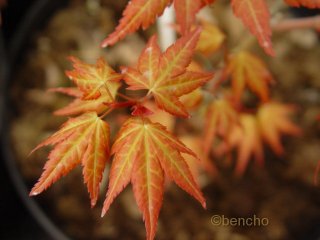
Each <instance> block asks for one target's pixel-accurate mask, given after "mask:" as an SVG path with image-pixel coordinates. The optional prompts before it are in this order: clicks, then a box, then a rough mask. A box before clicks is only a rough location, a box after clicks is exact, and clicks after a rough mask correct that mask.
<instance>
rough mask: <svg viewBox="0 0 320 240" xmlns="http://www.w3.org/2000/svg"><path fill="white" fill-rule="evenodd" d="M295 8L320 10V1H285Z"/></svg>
mask: <svg viewBox="0 0 320 240" xmlns="http://www.w3.org/2000/svg"><path fill="white" fill-rule="evenodd" d="M285 2H286V3H287V4H289V5H291V6H293V7H307V8H320V0H285Z"/></svg>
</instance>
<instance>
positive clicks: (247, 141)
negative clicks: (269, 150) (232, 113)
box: [228, 114, 264, 175]
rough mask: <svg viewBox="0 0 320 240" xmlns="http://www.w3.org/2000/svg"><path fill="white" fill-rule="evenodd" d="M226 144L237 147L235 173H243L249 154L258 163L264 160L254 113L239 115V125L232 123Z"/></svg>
mask: <svg viewBox="0 0 320 240" xmlns="http://www.w3.org/2000/svg"><path fill="white" fill-rule="evenodd" d="M228 144H229V146H228V147H231V148H234V147H236V148H237V154H238V159H237V164H236V169H235V172H236V174H237V175H242V174H243V173H244V171H245V170H246V167H247V165H248V163H249V160H250V157H251V156H254V158H255V160H256V161H257V163H258V164H259V165H262V163H263V162H264V156H263V145H262V139H261V134H260V130H259V125H258V122H257V119H256V117H255V116H254V115H250V114H242V115H241V117H240V125H234V128H233V130H231V131H230V136H229V139H228Z"/></svg>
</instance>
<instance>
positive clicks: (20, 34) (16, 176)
mask: <svg viewBox="0 0 320 240" xmlns="http://www.w3.org/2000/svg"><path fill="white" fill-rule="evenodd" d="M63 2H66V1H63V0H59V1H51V0H38V1H36V2H35V4H33V6H31V7H30V10H29V11H28V13H27V15H26V16H25V17H24V19H23V20H22V22H21V24H20V26H19V27H18V29H17V31H16V32H15V34H14V36H13V39H12V41H11V43H10V44H9V48H8V51H7V53H6V51H5V50H4V47H3V42H2V39H1V36H0V56H3V59H1V66H0V68H1V69H0V70H1V71H0V74H1V76H0V81H2V82H1V85H2V86H3V87H1V90H0V115H1V116H3V117H2V119H0V131H1V152H2V154H3V160H4V165H5V166H6V168H7V170H8V174H9V176H10V178H11V181H12V183H13V185H14V186H15V190H16V192H17V194H18V196H19V197H20V198H21V200H22V202H23V203H24V205H25V206H26V208H27V210H28V211H29V212H30V214H31V215H32V216H33V217H34V219H35V220H36V221H37V222H38V224H39V225H40V226H41V227H42V228H43V229H44V231H45V232H47V233H48V235H49V236H50V237H51V238H53V239H57V240H69V239H70V238H69V237H68V236H66V235H65V233H63V232H62V231H61V229H59V227H57V226H56V225H55V224H54V223H53V222H52V221H51V219H50V218H49V217H48V216H47V214H46V213H45V212H44V211H43V210H42V208H41V207H40V206H39V204H38V203H37V202H36V201H35V200H34V199H33V198H31V197H29V189H28V187H27V185H26V183H25V182H24V180H23V178H22V176H21V173H20V171H19V170H18V167H17V164H16V161H15V157H14V154H13V151H12V148H11V144H10V134H9V129H10V117H9V114H8V113H9V109H10V107H9V106H10V102H9V82H10V79H11V78H12V70H13V66H14V64H15V63H16V62H17V60H18V58H19V55H20V54H21V51H22V50H23V48H24V46H25V44H26V39H28V37H29V35H30V32H32V30H34V29H36V28H37V27H39V24H42V23H43V22H41V21H40V19H44V18H48V11H50V10H52V8H53V7H52V5H53V4H54V6H59V5H60V6H61V4H62V3H63ZM49 6H51V7H49ZM50 8H51V9H50ZM6 54H7V56H6Z"/></svg>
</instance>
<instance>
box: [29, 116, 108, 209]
mask: <svg viewBox="0 0 320 240" xmlns="http://www.w3.org/2000/svg"><path fill="white" fill-rule="evenodd" d="M109 135H110V130H109V126H108V124H107V123H106V122H104V121H103V120H101V119H100V118H99V117H98V116H97V114H96V113H92V112H91V113H86V114H83V115H81V116H79V117H77V118H71V119H69V120H68V121H67V122H66V123H65V124H63V125H62V127H61V129H60V130H59V131H58V132H56V133H54V134H53V135H52V136H51V137H49V138H48V139H46V140H45V141H43V142H42V143H41V144H39V145H38V146H37V147H36V148H35V149H34V150H33V151H36V150H37V149H39V148H41V147H43V146H47V145H55V147H54V149H53V150H52V151H51V152H50V154H49V157H48V161H47V162H46V164H45V166H44V171H43V173H42V175H41V177H40V179H39V180H38V182H37V183H36V184H35V186H34V187H33V188H32V190H31V192H30V195H31V196H34V195H38V194H40V193H41V192H42V191H44V190H46V189H47V188H48V187H50V186H51V185H52V184H53V183H54V182H56V181H57V180H58V179H59V178H61V177H62V176H64V175H66V174H68V173H69V172H70V171H71V170H72V169H73V168H74V167H75V166H76V165H78V164H81V163H82V165H83V175H84V180H85V183H86V184H87V188H88V191H89V194H90V198H91V206H94V205H95V204H96V202H97V199H98V195H99V185H100V182H101V180H102V175H103V171H104V168H105V163H106V161H107V160H108V158H109ZM33 151H32V152H33Z"/></svg>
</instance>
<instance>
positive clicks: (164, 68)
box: [122, 29, 212, 117]
mask: <svg viewBox="0 0 320 240" xmlns="http://www.w3.org/2000/svg"><path fill="white" fill-rule="evenodd" d="M199 35H200V30H199V29H197V30H195V31H193V32H191V33H189V34H187V35H186V36H184V37H182V38H180V39H179V40H177V41H176V43H175V44H174V45H172V46H171V47H169V48H168V49H167V51H166V52H165V53H163V54H161V52H160V48H159V46H158V44H157V42H156V41H157V39H156V37H155V36H154V37H152V38H151V39H150V41H149V43H148V44H147V46H146V48H145V49H144V51H143V52H142V54H141V56H140V59H139V65H138V68H137V69H134V68H122V70H123V71H122V73H123V76H124V80H125V81H126V83H127V84H128V85H129V88H128V89H131V90H138V89H146V90H148V95H149V94H152V95H153V96H154V98H155V101H156V104H157V106H158V107H159V108H161V109H163V110H165V111H167V112H169V113H171V114H173V115H176V116H181V117H188V115H189V114H188V112H187V110H186V109H185V107H184V105H183V104H182V103H181V102H180V101H179V97H181V96H182V95H185V94H188V93H190V92H192V91H194V90H195V89H197V88H198V87H200V86H201V85H203V84H204V83H206V82H207V81H208V80H210V79H211V78H212V74H211V73H203V72H193V71H187V67H188V65H189V64H190V62H191V59H192V54H193V51H194V48H195V46H196V43H197V41H198V39H199Z"/></svg>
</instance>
